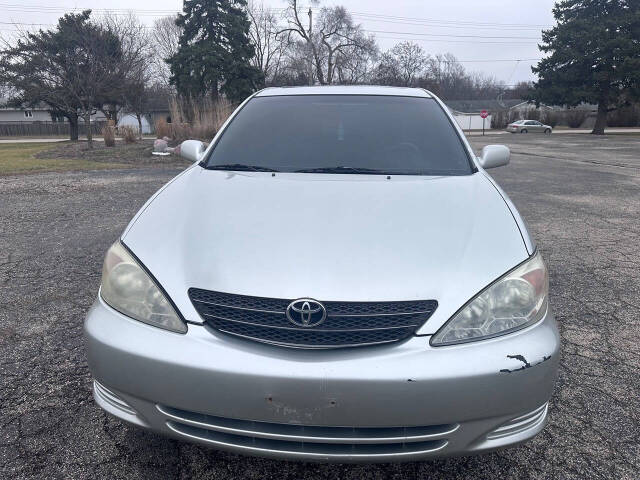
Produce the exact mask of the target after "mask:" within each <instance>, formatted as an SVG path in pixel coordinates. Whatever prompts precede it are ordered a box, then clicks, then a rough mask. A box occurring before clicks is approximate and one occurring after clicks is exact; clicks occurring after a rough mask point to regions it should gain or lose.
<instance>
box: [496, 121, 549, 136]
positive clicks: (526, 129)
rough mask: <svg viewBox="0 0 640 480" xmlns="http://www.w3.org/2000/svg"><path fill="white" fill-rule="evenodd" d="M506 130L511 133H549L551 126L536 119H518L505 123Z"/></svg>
mask: <svg viewBox="0 0 640 480" xmlns="http://www.w3.org/2000/svg"><path fill="white" fill-rule="evenodd" d="M507 132H511V133H545V134H547V135H550V134H551V133H552V132H553V127H551V126H550V125H545V124H544V123H540V122H539V121H537V120H518V121H516V122H513V123H510V124H509V125H507Z"/></svg>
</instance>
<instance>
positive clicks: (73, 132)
mask: <svg viewBox="0 0 640 480" xmlns="http://www.w3.org/2000/svg"><path fill="white" fill-rule="evenodd" d="M67 118H68V119H69V140H71V141H72V142H77V141H78V115H69V116H68V117H67Z"/></svg>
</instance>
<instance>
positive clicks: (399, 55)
mask: <svg viewBox="0 0 640 480" xmlns="http://www.w3.org/2000/svg"><path fill="white" fill-rule="evenodd" d="M391 56H392V57H393V58H394V59H395V61H396V62H397V66H398V73H399V74H400V80H401V82H402V85H404V86H407V87H409V86H413V85H415V82H416V79H417V77H418V76H419V75H420V74H421V73H422V72H423V70H424V68H425V67H426V66H427V62H428V61H429V57H428V56H427V55H426V54H425V53H424V50H423V49H422V47H421V46H420V45H418V44H417V43H414V42H409V41H407V42H401V43H398V44H397V45H395V46H394V47H393V48H392V49H391Z"/></svg>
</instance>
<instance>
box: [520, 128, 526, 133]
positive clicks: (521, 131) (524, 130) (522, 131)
mask: <svg viewBox="0 0 640 480" xmlns="http://www.w3.org/2000/svg"><path fill="white" fill-rule="evenodd" d="M520 133H528V132H527V129H526V128H523V129H522V130H520Z"/></svg>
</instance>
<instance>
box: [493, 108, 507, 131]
mask: <svg viewBox="0 0 640 480" xmlns="http://www.w3.org/2000/svg"><path fill="white" fill-rule="evenodd" d="M508 124H509V114H508V112H505V111H504V110H498V111H497V112H494V113H493V114H492V115H491V128H505V127H506V126H507V125H508Z"/></svg>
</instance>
